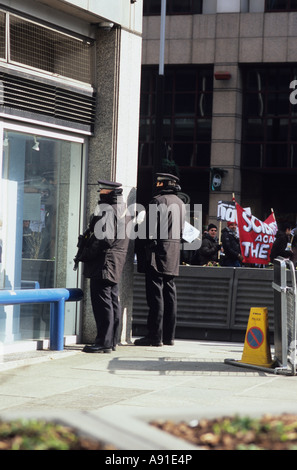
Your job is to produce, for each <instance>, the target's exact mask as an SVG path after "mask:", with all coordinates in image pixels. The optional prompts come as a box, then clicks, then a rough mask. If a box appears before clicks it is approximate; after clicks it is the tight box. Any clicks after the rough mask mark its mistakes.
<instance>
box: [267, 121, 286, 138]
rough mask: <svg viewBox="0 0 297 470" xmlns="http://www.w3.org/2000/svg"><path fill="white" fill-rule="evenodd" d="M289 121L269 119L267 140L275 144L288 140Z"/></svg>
mask: <svg viewBox="0 0 297 470" xmlns="http://www.w3.org/2000/svg"><path fill="white" fill-rule="evenodd" d="M288 133H289V121H288V119H268V120H267V140H268V141H273V142H283V141H287V140H288Z"/></svg>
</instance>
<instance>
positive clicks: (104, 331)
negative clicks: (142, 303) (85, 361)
mask: <svg viewBox="0 0 297 470" xmlns="http://www.w3.org/2000/svg"><path fill="white" fill-rule="evenodd" d="M98 183H99V192H100V200H99V202H98V205H97V207H96V210H95V213H94V215H93V216H92V219H91V222H90V225H89V234H91V235H90V236H89V238H88V241H87V242H86V246H85V247H84V248H83V249H82V250H81V251H82V253H81V255H80V257H79V259H78V260H77V261H83V262H84V276H85V277H87V278H90V292H91V303H92V308H93V314H94V318H95V322H96V327H97V334H96V338H95V342H94V344H91V345H86V346H85V347H84V349H83V351H84V352H88V353H110V352H111V351H112V350H115V348H116V345H117V343H118V341H119V334H120V325H121V316H122V312H121V305H120V301H119V292H118V282H119V280H120V277H121V274H122V271H123V267H124V263H125V260H126V255H127V250H128V244H129V239H128V237H127V233H126V225H127V216H126V204H125V203H124V201H123V196H122V191H123V189H122V188H121V186H122V185H121V184H120V183H115V182H111V181H103V180H99V181H98Z"/></svg>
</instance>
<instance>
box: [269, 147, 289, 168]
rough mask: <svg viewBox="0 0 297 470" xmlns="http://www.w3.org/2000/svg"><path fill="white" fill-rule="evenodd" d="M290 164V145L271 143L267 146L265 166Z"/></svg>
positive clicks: (277, 166) (278, 166)
mask: <svg viewBox="0 0 297 470" xmlns="http://www.w3.org/2000/svg"><path fill="white" fill-rule="evenodd" d="M287 164H288V146H287V145H286V144H274V145H273V144H271V145H267V148H266V162H265V166H267V167H274V168H286V167H287Z"/></svg>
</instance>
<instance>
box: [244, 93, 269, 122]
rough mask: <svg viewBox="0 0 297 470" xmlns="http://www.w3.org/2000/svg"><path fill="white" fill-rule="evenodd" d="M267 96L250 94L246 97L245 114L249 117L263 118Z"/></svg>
mask: <svg viewBox="0 0 297 470" xmlns="http://www.w3.org/2000/svg"><path fill="white" fill-rule="evenodd" d="M264 100H265V96H264V94H263V93H250V94H246V95H245V114H246V115H247V116H261V117H262V116H263V114H264V104H265V101H264Z"/></svg>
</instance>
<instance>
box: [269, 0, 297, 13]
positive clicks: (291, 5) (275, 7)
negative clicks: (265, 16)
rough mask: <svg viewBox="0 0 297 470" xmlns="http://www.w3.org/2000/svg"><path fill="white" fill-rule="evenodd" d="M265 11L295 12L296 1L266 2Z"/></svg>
mask: <svg viewBox="0 0 297 470" xmlns="http://www.w3.org/2000/svg"><path fill="white" fill-rule="evenodd" d="M265 10H266V11H290V10H291V11H292V10H297V1H296V0H266V8H265Z"/></svg>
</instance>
